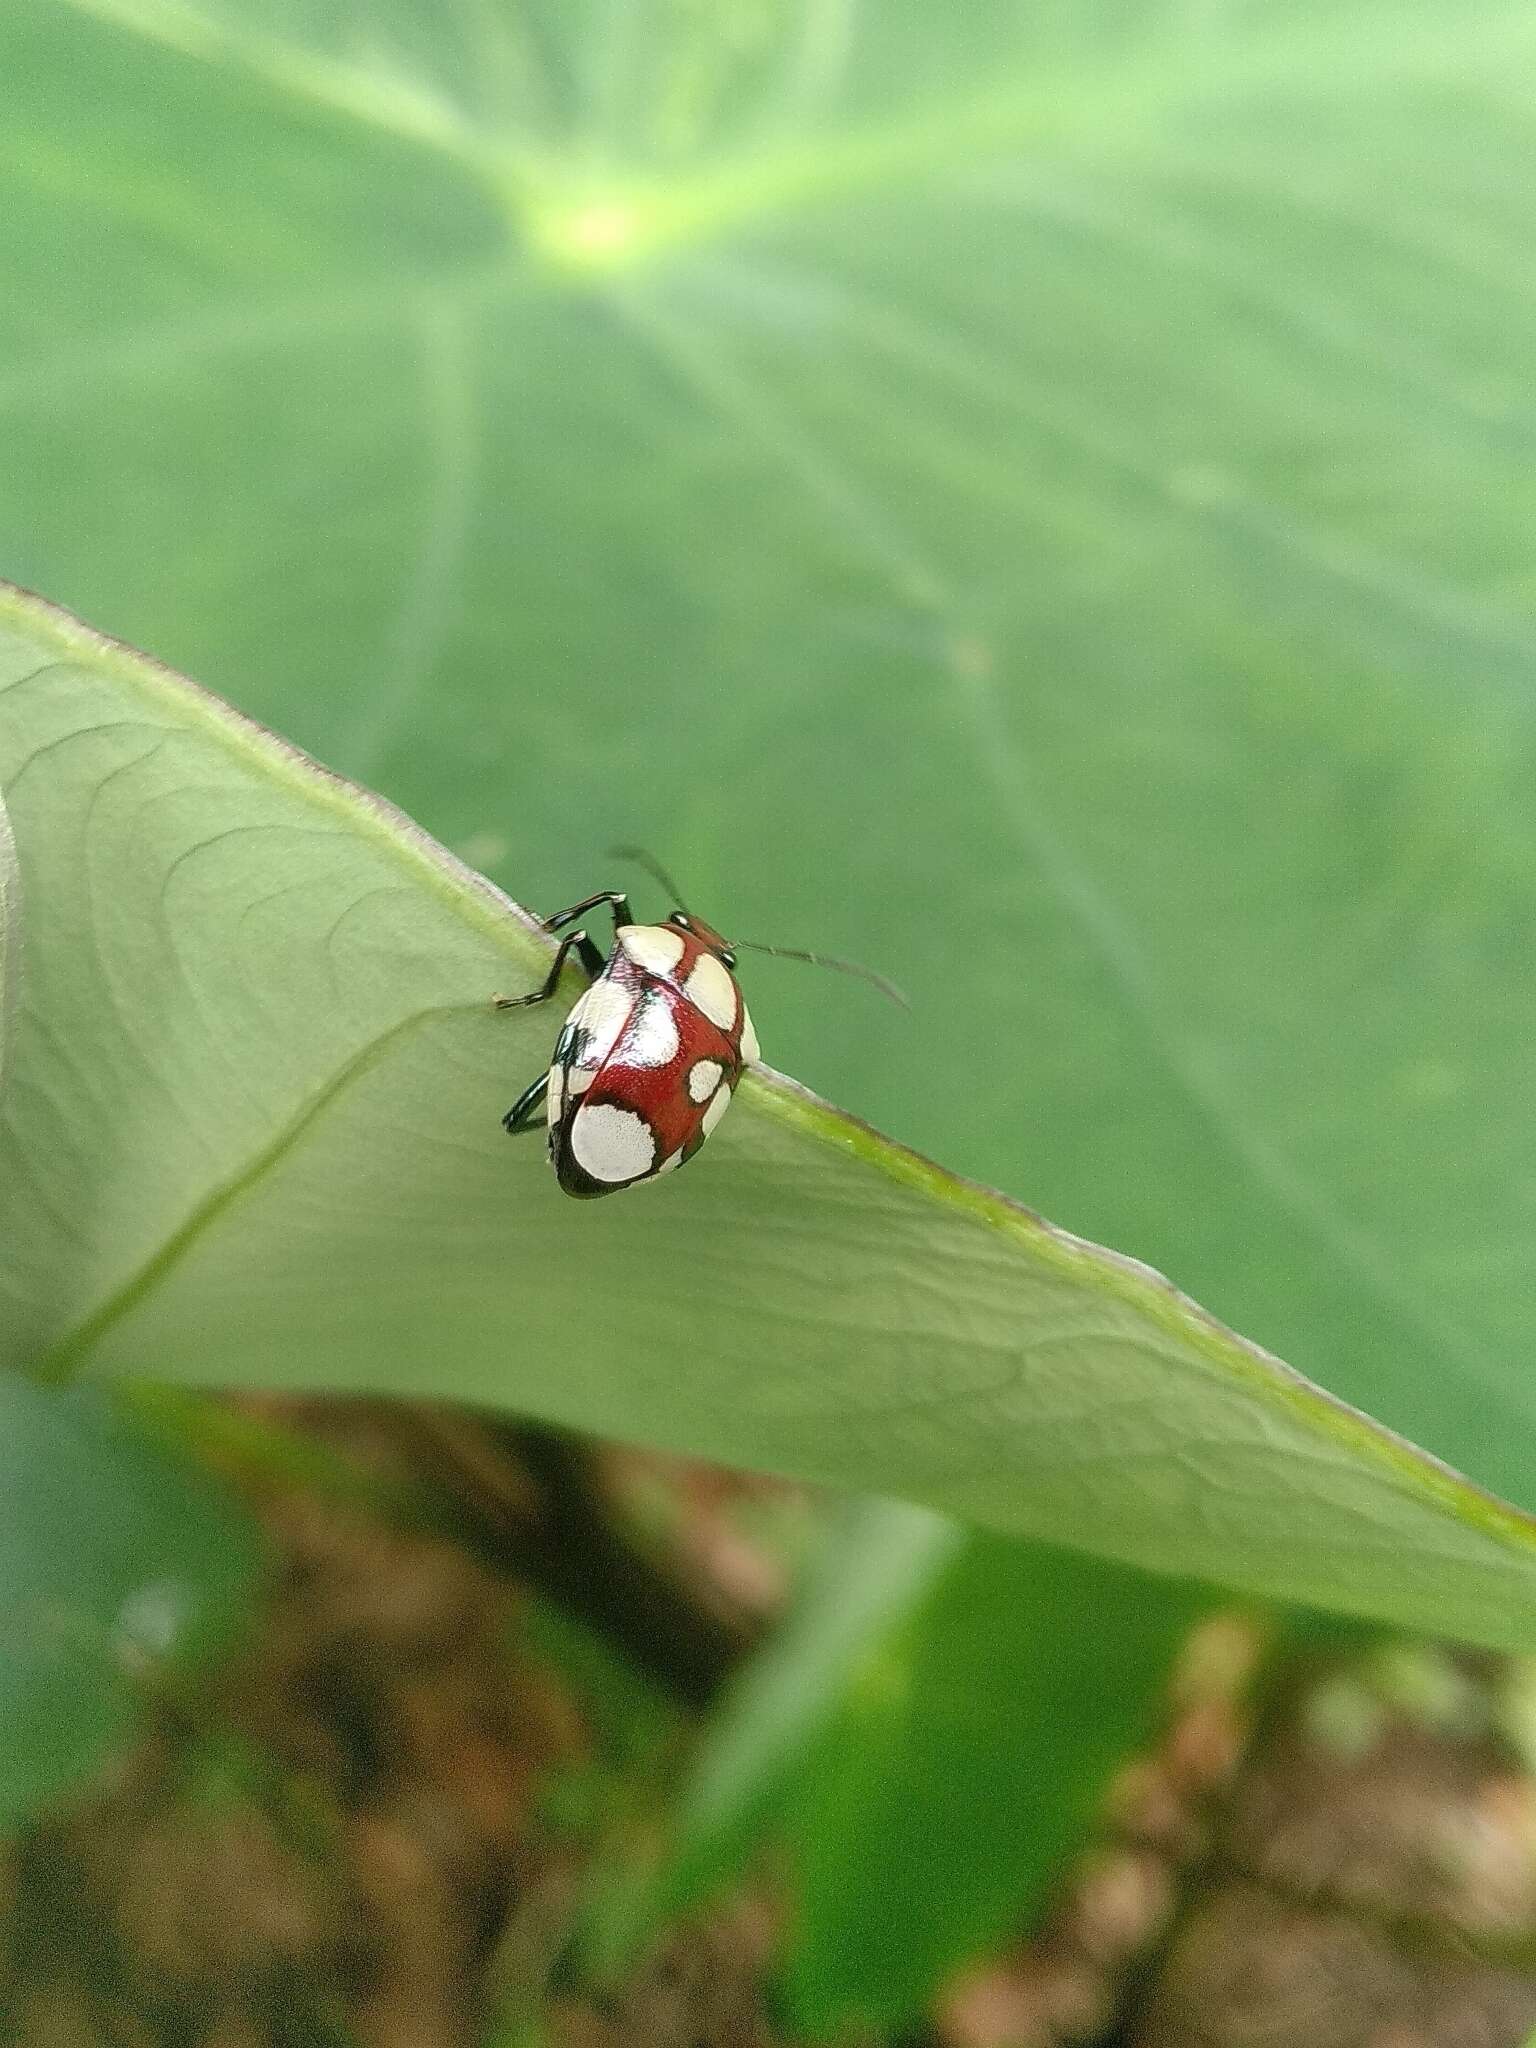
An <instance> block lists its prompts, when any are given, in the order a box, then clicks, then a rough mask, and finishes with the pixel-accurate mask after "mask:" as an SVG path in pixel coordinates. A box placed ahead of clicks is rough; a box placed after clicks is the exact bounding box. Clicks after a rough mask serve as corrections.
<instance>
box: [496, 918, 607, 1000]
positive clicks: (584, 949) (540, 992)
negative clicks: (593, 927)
mask: <svg viewBox="0 0 1536 2048" xmlns="http://www.w3.org/2000/svg"><path fill="white" fill-rule="evenodd" d="M584 907H585V908H586V909H588V910H590V909H591V908H592V906H591V904H590V903H589V904H587V905H585V906H584ZM567 953H574V954H575V955H576V958H577V959H578V960H579V961H580V962H581V964H582V966H583V967H584V968H585V969H586V970H587V974H588V977H589V978H590V979H591V980H593V981H596V979H597V977H598V976H599V975H600V974H601V973H602V971H603V968H604V967H605V966H606V965H607V962H606V961H605V960H604V959H603V956H602V953H601V951H600V950H599V948H598V947H596V946H594V945H593V943H592V941H591V940H590V939H589V938H588V937H587V935H586V933H585V932H570V933H568V934H567V935H566V937H565V938H563V939H562V940H561V941H560V943H559V945H558V946H557V947H556V948H555V957H554V959H553V960H552V961H551V962H550V964H549V973H548V974H547V975H546V976H545V977H544V985H543V987H542V988H536V989H535V990H534V991H533V994H532V995H528V996H492V998H491V1002H492V1004H493V1005H494V1007H495V1008H496V1009H498V1010H525V1009H526V1008H527V1007H528V1005H529V1004H530V1003H547V1002H548V1001H549V999H550V997H551V996H552V995H553V994H554V992H555V990H556V988H557V987H558V986H559V983H560V970H561V968H562V967H563V966H564V965H565V956H566V954H567Z"/></svg>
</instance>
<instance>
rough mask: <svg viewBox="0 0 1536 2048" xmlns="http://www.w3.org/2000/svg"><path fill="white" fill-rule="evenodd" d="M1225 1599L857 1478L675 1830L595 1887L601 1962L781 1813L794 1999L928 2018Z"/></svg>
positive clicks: (1024, 1889) (754, 1843) (726, 1703)
mask: <svg viewBox="0 0 1536 2048" xmlns="http://www.w3.org/2000/svg"><path fill="white" fill-rule="evenodd" d="M1210 1600H1211V1595H1210V1593H1209V1590H1208V1589H1200V1590H1196V1589H1193V1588H1190V1587H1188V1586H1182V1585H1178V1584H1175V1583H1172V1582H1167V1581H1164V1582H1157V1581H1154V1580H1150V1579H1148V1578H1147V1577H1146V1576H1145V1575H1144V1574H1142V1573H1140V1572H1134V1571H1127V1570H1126V1569H1125V1568H1124V1567H1121V1566H1117V1565H1106V1564H1102V1563H1100V1562H1098V1561H1097V1560H1094V1559H1091V1558H1087V1557H1083V1556H1078V1555H1072V1554H1069V1553H1066V1552H1062V1551H1056V1550H1050V1549H1046V1548H1043V1547H1040V1546H1038V1545H1026V1544H1020V1543H1016V1542H1009V1541H1005V1540H1002V1539H999V1538H997V1537H991V1536H968V1535H967V1534H966V1533H965V1532H964V1531H963V1530H962V1529H961V1528H959V1527H958V1526H957V1525H956V1524H955V1523H953V1522H951V1521H948V1520H946V1519H945V1518H944V1517H942V1516H939V1515H934V1514H930V1513H928V1512H927V1511H925V1510H923V1509H920V1508H912V1507H907V1506H904V1505H901V1504H899V1503H896V1502H892V1501H880V1500H874V1501H862V1502H858V1503H856V1504H855V1505H854V1506H853V1507H852V1509H851V1510H850V1511H849V1512H848V1513H847V1514H846V1515H845V1517H844V1519H843V1521H842V1523H841V1525H840V1526H838V1527H837V1528H836V1530H835V1532H834V1534H833V1535H832V1537H831V1538H830V1539H829V1541H828V1543H827V1544H826V1546H825V1548H824V1550H823V1551H822V1553H821V1554H820V1555H819V1556H818V1557H817V1559H816V1562H815V1564H814V1566H813V1568H812V1569H811V1571H810V1573H809V1575H808V1577H807V1581H806V1583H805V1584H804V1586H803V1587H802V1588H801V1589H800V1591H799V1593H798V1594H797V1597H796V1599H795V1602H794V1604H793V1606H792V1608H791V1610H790V1612H789V1615H788V1616H787V1618H786V1620H785V1622H784V1623H783V1625H782V1626H781V1627H780V1628H779V1629H778V1630H777V1631H776V1632H775V1633H774V1635H773V1636H772V1637H771V1638H770V1639H769V1640H768V1642H767V1643H766V1644H765V1645H764V1646H763V1648H762V1649H761V1651H759V1652H758V1653H757V1655H755V1656H754V1657H753V1658H752V1659H751V1660H750V1661H749V1662H748V1663H747V1665H746V1666H745V1667H744V1669H743V1670H742V1671H741V1672H740V1674H739V1675H738V1677H737V1678H736V1680H735V1682H734V1683H733V1684H732V1686H731V1687H730V1688H729V1690H728V1691H727V1693H726V1695H725V1696H724V1698H723V1699H722V1700H721V1701H720V1703H719V1705H718V1706H717V1707H716V1708H715V1710H714V1711H713V1713H712V1714H711V1716H710V1718H709V1721H708V1723H707V1724H706V1726H705V1729H704V1732H703V1734H702V1736H701V1738H700V1743H699V1747H698V1749H697V1751H696V1753H695V1755H694V1756H693V1758H692V1759H691V1761H690V1764H689V1767H688V1770H687V1772H686V1773H685V1775H684V1779H683V1783H682V1786H681V1788H680V1790H679V1792H678V1793H677V1796H676V1798H675V1800H673V1801H672V1803H671V1806H670V1817H669V1822H668V1829H667V1841H666V1846H665V1851H664V1853H663V1854H662V1856H661V1857H660V1858H659V1859H658V1860H657V1861H656V1863H655V1864H654V1865H653V1866H652V1867H650V1868H649V1869H646V1870H645V1871H643V1872H641V1873H639V1874H636V1873H635V1872H634V1871H621V1872H620V1873H619V1875H618V1877H617V1878H616V1879H612V1880H610V1881H609V1883H608V1885H607V1887H606V1889H605V1891H604V1892H603V1893H602V1894H601V1895H600V1896H599V1898H598V1901H597V1904H596V1908H595V1911H594V1913H593V1918H592V1927H591V1942H590V1948H589V1960H590V1961H591V1963H592V1965H593V1967H594V1968H595V1969H596V1970H597V1971H598V1972H600V1973H605V1974H613V1975H618V1974H621V1973H622V1972H623V1971H624V1969H625V1968H626V1967H628V1966H629V1965H630V1964H631V1963H632V1961H633V1958H634V1956H635V1955H636V1953H637V1952H638V1951H639V1950H640V1949H642V1948H643V1947H644V1946H645V1945H646V1944H647V1943H648V1942H650V1941H651V1940H652V1939H653V1938H654V1937H655V1935H656V1934H657V1932H658V1931H659V1929H660V1927H661V1926H662V1925H663V1924H664V1923H665V1921H666V1920H668V1919H669V1918H671V1917H674V1916H676V1915H679V1914H682V1913H686V1912H687V1911H689V1910H690V1909H692V1908H693V1907H695V1906H697V1905H698V1904H700V1903H701V1902H702V1901H704V1900H707V1899H708V1898H709V1897H710V1896H711V1894H712V1893H713V1892H715V1891H716V1890H718V1889H719V1888H720V1887H722V1886H724V1885H726V1884H728V1883H731V1882H733V1881H735V1880H737V1879H739V1878H740V1876H741V1874H742V1871H743V1868H744V1867H745V1865H746V1863H747V1861H748V1858H749V1857H750V1855H751V1854H752V1853H753V1852H754V1851H755V1850H756V1849H758V1848H759V1847H760V1846H761V1843H762V1840H763V1838H764V1837H765V1836H766V1835H768V1834H769V1833H770V1832H773V1831H782V1830H783V1829H784V1827H785V1826H786V1825H787V1826H788V1829H789V1833H790V1838H791V1840H792V1842H793V1843H794V1845H795V1848H796V1865H797V1878H798V1883H797V1887H796V1892H795V1897H796V1904H797V1911H796V1919H795V1928H796V1932H795V1941H794V1944H793V1947H792V1950H791V1954H790V1959H789V1964H788V1970H787V1989H788V1993H789V1996H790V1998H791V2000H792V2003H793V2005H794V2008H795V2016H796V2019H797V2021H798V2024H799V2025H800V2026H801V2027H802V2028H804V2029H807V2030H809V2031H810V2032H812V2033H815V2034H818V2035H820V2034H825V2033H828V2032H831V2031H833V2030H834V2029H835V2028H837V2027H838V2026H842V2025H848V2024H858V2023H863V2024H866V2025H889V2024H891V2023H893V2022H895V2021H898V2020H900V2019H903V2018H906V2017H910V2016H911V2015H912V2014H914V2013H916V2012H917V2011H919V2010H920V2009H921V2008H922V2007H923V2005H924V2004H925V2003H926V2002H927V2000H928V1999H929V1998H930V1997H931V1996H932V1994H933V1993H934V1991H935V1990H936V1989H937V1987H938V1985H939V1984H940V1983H941V1982H942V1980H943V1978H944V1977H945V1976H946V1975H947V1974H948V1973H949V1972H950V1971H951V1970H953V1969H954V1968H955V1967H956V1966H957V1965H958V1964H959V1963H962V1962H964V1961H965V1960H966V1959H967V1958H968V1957H970V1956H972V1955H974V1954H977V1953H979V1952H980V1951H981V1950H982V1949H983V1948H985V1947H986V1946H987V1945H988V1944H989V1943H991V1942H992V1941H994V1940H996V1938H997V1937H998V1936H999V1935H1000V1934H1002V1933H1003V1932H1005V1931H1006V1930H1007V1929H1008V1928H1009V1927H1010V1926H1022V1925H1024V1924H1026V1923H1027V1921H1028V1919H1029V1917H1030V1915H1031V1913H1032V1911H1033V1910H1034V1909H1035V1908H1036V1907H1037V1906H1038V1904H1039V1902H1040V1899H1041V1898H1042V1896H1043V1895H1044V1892H1045V1890H1046V1887H1047V1886H1048V1884H1050V1883H1051V1882H1052V1881H1053V1880H1055V1879H1059V1876H1060V1870H1061V1864H1062V1861H1063V1859H1064V1857H1066V1856H1067V1855H1068V1854H1070V1853H1071V1851H1072V1850H1074V1849H1075V1848H1077V1847H1078V1846H1080V1844H1081V1843H1082V1841H1083V1839H1084V1837H1085V1835H1086V1834H1087V1831H1088V1830H1089V1828H1090V1827H1091V1825H1092V1823H1093V1821H1094V1820H1095V1818H1096V1817H1097V1815H1098V1812H1099V1809H1100V1807H1101V1805H1102V1801H1103V1796H1104V1792H1105V1788H1106V1785H1107V1781H1108V1779H1109V1777H1110V1775H1111V1773H1112V1772H1113V1771H1114V1770H1115V1769H1116V1768H1117V1767H1118V1766H1119V1765H1120V1764H1121V1763H1122V1762H1123V1761H1124V1760H1125V1758H1126V1756H1127V1754H1128V1753H1129V1752H1130V1751H1131V1750H1132V1749H1133V1747H1134V1746H1135V1745H1136V1743H1137V1742H1138V1741H1139V1740H1142V1739H1144V1738H1145V1737H1146V1736H1147V1735H1149V1733H1150V1732H1151V1726H1152V1720H1153V1717H1154V1715H1155V1714H1156V1712H1157V1711H1158V1701H1159V1698H1160V1695H1161V1691H1162V1687H1163V1685H1164V1683H1165V1681H1166V1679H1167V1676H1168V1672H1169V1669H1170V1667H1171V1664H1172V1661H1173V1659H1174V1658H1175V1657H1176V1656H1177V1654H1178V1652H1179V1650H1180V1649H1181V1647H1182V1646H1183V1644H1184V1642H1185V1641H1186V1639H1187V1637H1188V1633H1189V1629H1190V1626H1191V1623H1192V1622H1193V1620H1194V1619H1195V1618H1196V1617H1197V1616H1198V1614H1199V1613H1200V1612H1201V1611H1202V1609H1203V1608H1206V1607H1208V1606H1209V1604H1210ZM893 1871H899V1872H900V1873H901V1881H900V1883H899V1884H895V1883H893V1882H892V1881H891V1873H892V1872H893Z"/></svg>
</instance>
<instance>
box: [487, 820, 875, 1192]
mask: <svg viewBox="0 0 1536 2048" xmlns="http://www.w3.org/2000/svg"><path fill="white" fill-rule="evenodd" d="M614 853H615V855H616V856H619V855H622V856H624V857H625V858H628V859H631V860H637V861H639V862H640V863H641V864H642V865H643V866H645V867H646V868H648V869H649V870H650V872H651V873H652V874H654V875H655V876H656V878H657V880H658V881H660V882H661V883H662V885H663V886H664V887H665V888H667V889H670V890H671V891H672V893H673V895H674V896H676V895H677V894H678V891H677V889H676V885H675V884H674V883H673V882H671V881H670V880H669V878H668V877H667V875H666V873H665V871H664V870H663V869H661V868H660V867H658V866H657V864H656V863H655V861H653V860H652V859H651V857H650V855H649V854H647V853H645V852H644V851H643V850H642V849H641V848H639V847H616V848H615V849H614ZM599 904H605V905H607V906H608V907H609V908H610V909H611V910H612V912H613V940H614V943H613V949H612V951H611V952H610V953H609V955H608V957H607V959H606V960H605V959H604V958H603V955H602V953H601V952H600V951H599V949H598V948H597V946H596V945H594V944H593V942H592V940H591V939H590V938H588V936H587V934H586V933H585V932H584V931H575V932H568V933H567V935H566V937H565V938H563V939H562V940H561V941H560V946H559V949H558V951H557V952H556V954H555V957H554V960H553V962H552V964H551V966H550V970H549V974H548V976H547V978H546V979H545V982H544V985H543V987H542V988H538V989H535V990H534V992H533V994H532V995H527V996H497V997H496V999H495V1000H496V1007H497V1008H498V1009H500V1010H515V1009H522V1008H524V1007H526V1006H527V1005H528V1004H531V1003H543V1002H547V1001H548V1000H549V998H550V997H551V996H552V995H553V994H554V993H555V987H556V984H557V983H558V981H559V979H560V970H561V968H562V967H563V966H564V964H565V959H566V955H567V954H569V953H574V954H575V955H576V957H577V959H578V960H579V961H580V962H581V964H582V966H583V967H584V968H585V969H586V970H587V972H588V974H590V975H591V977H592V985H591V987H590V988H589V989H587V991H586V992H585V994H583V995H582V996H580V997H578V999H577V1001H576V1003H575V1005H574V1006H573V1008H572V1010H571V1013H570V1015H569V1016H568V1017H567V1018H566V1020H565V1027H564V1029H563V1030H562V1031H561V1033H560V1036H559V1038H558V1039H557V1040H556V1042H555V1050H554V1056H553V1058H552V1059H551V1061H550V1065H549V1070H548V1072H547V1073H543V1074H540V1076H539V1078H538V1079H537V1080H536V1081H534V1082H532V1083H531V1084H530V1085H529V1086H528V1087H527V1088H525V1089H524V1090H523V1092H522V1094H521V1095H520V1096H519V1097H518V1098H517V1100H516V1102H514V1103H513V1105H512V1107H511V1108H510V1109H509V1110H508V1111H507V1113H506V1115H505V1116H504V1117H503V1118H502V1120H501V1121H502V1125H503V1128H504V1129H506V1130H507V1131H509V1132H511V1133H513V1134H516V1133H518V1132H522V1131H528V1130H532V1129H534V1128H535V1126H536V1121H537V1118H538V1115H539V1111H540V1109H541V1108H542V1109H543V1111H544V1113H545V1118H546V1121H547V1123H548V1126H549V1156H550V1160H551V1163H552V1164H553V1166H554V1169H555V1173H556V1176H557V1178H558V1179H559V1182H560V1185H561V1187H562V1188H564V1190H565V1192H566V1193H567V1194H568V1195H578V1196H582V1197H591V1196H593V1195H612V1194H616V1193H617V1192H618V1191H619V1189H620V1188H631V1187H635V1186H636V1185H638V1183H640V1182H641V1181H647V1180H656V1179H659V1177H660V1176H661V1175H662V1174H664V1173H670V1172H671V1170H672V1169H673V1168H674V1167H676V1166H681V1165H682V1163H683V1161H684V1160H685V1159H691V1158H692V1157H693V1155H694V1153H695V1152H697V1151H698V1149H699V1147H700V1146H701V1145H702V1144H703V1142H704V1140H705V1139H706V1138H707V1137H708V1136H709V1134H710V1132H711V1131H712V1130H713V1129H714V1128H715V1126H716V1125H717V1124H718V1123H719V1121H720V1119H721V1118H722V1117H723V1116H724V1115H725V1112H726V1110H727V1109H729V1107H730V1104H731V1091H732V1090H733V1089H734V1088H735V1086H736V1083H737V1082H738V1081H739V1080H740V1079H741V1070H742V1068H743V1067H744V1066H746V1065H747V1063H748V1062H749V1061H751V1060H755V1059H756V1058H757V1057H758V1045H757V1033H756V1032H755V1031H754V1030H753V1029H752V1019H751V1018H750V1017H749V1016H748V1015H747V1006H746V1004H745V1003H744V1002H743V1000H742V995H741V990H740V989H739V988H738V987H737V984H736V948H737V947H738V946H747V947H750V948H751V950H752V951H754V952H760V953H774V954H777V955H779V957H780V958H783V959H790V960H809V961H811V962H812V963H813V964H814V965H816V966H821V967H836V968H839V969H841V970H842V971H843V972H844V973H848V974H858V975H861V976H863V977H864V978H865V979H866V980H869V981H873V982H874V983H875V984H876V986H877V987H879V988H882V989H884V990H885V992H886V993H887V994H888V995H891V996H893V997H894V998H895V1000H896V1001H898V1002H901V1001H902V1000H903V998H902V997H901V995H900V994H899V992H898V991H897V990H896V989H894V988H892V987H891V985H890V983H889V982H887V981H884V980H883V979H882V978H881V977H880V976H879V975H877V974H871V973H870V972H869V970H868V969H867V968H863V967H856V966H854V965H853V963H852V962H850V961H846V960H832V959H829V958H828V957H827V956H825V955H824V954H818V953H798V952H791V951H789V950H788V949H787V948H784V947H780V946H755V945H753V943H752V941H751V940H749V939H748V940H735V941H732V940H728V939H723V938H722V937H721V936H720V934H719V933H718V932H717V931H716V930H715V929H714V928H713V927H712V926H711V925H707V924H705V923H704V921H703V920H702V918H697V917H693V916H691V915H690V914H689V912H688V911H686V910H674V911H673V912H672V913H671V915H670V916H669V917H668V919H667V921H666V923H665V924H636V923H634V922H633V920H632V919H631V917H630V910H629V898H628V896H627V895H626V894H625V893H624V892H623V891H622V890H618V889H601V890H599V891H598V893H597V894H596V895H595V896H587V897H584V898H583V899H582V901H581V902H580V903H573V904H572V905H571V907H570V909H569V910H562V911H560V912H558V913H557V914H556V915H555V916H554V917H547V918H545V920H544V929H545V931H547V932H558V931H563V930H564V929H565V927H566V926H567V925H571V924H574V923H575V921H576V919H577V918H579V917H582V916H584V915H585V914H586V912H587V911H589V910H594V909H596V908H597V906H598V905H599Z"/></svg>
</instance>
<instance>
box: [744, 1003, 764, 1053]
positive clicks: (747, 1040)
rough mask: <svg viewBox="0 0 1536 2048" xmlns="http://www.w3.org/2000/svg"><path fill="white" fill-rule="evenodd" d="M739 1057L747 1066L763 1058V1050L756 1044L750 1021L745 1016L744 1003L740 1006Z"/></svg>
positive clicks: (755, 1036) (745, 1007)
mask: <svg viewBox="0 0 1536 2048" xmlns="http://www.w3.org/2000/svg"><path fill="white" fill-rule="evenodd" d="M741 1056H742V1058H743V1059H744V1060H746V1061H747V1062H748V1063H749V1064H750V1062H751V1061H753V1060H760V1059H761V1058H762V1056H763V1049H762V1047H761V1046H760V1045H759V1044H758V1042H757V1033H756V1032H755V1031H754V1030H753V1028H752V1019H751V1018H750V1017H749V1016H748V1015H747V1006H746V1004H745V1003H743V1004H742V1006H741Z"/></svg>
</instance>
